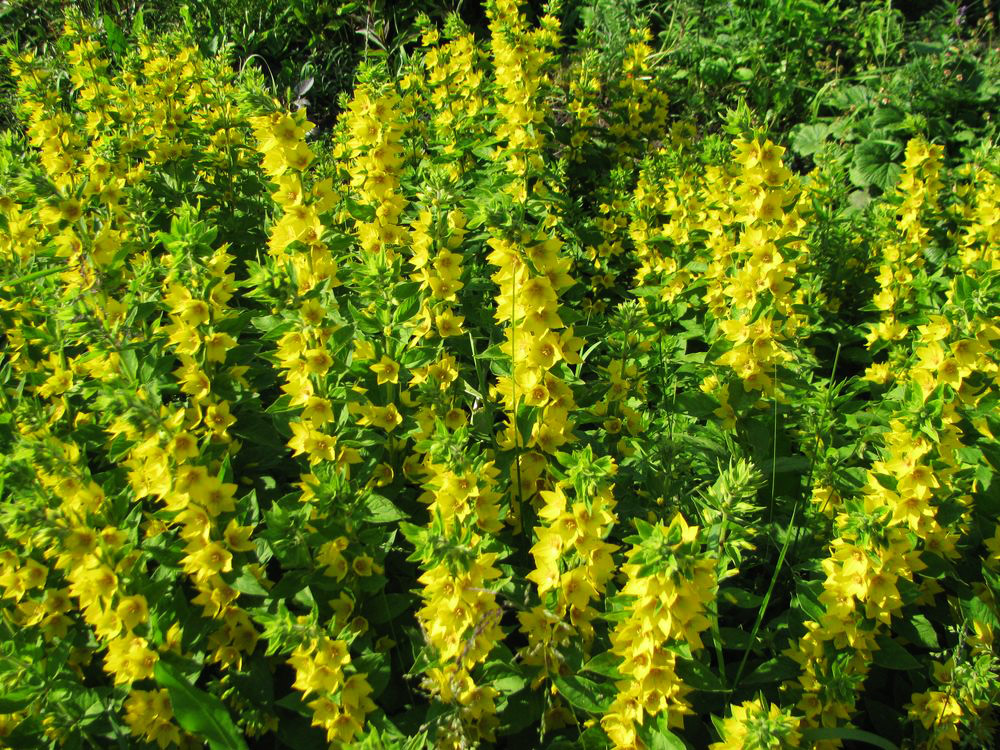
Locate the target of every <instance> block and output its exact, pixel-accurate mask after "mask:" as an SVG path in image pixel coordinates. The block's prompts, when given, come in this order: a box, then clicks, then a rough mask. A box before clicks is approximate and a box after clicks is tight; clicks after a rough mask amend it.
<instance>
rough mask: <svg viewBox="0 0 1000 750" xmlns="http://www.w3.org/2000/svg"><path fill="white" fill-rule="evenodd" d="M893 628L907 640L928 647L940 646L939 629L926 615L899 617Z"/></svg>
mask: <svg viewBox="0 0 1000 750" xmlns="http://www.w3.org/2000/svg"><path fill="white" fill-rule="evenodd" d="M892 627H893V630H895V631H896V633H897V634H898V635H901V636H903V637H904V638H906V640H908V641H911V642H912V643H916V644H917V645H920V646H923V647H924V648H928V649H937V648H940V646H939V644H938V637H937V631H936V630H934V626H933V625H931V621H930V620H928V619H927V618H926V617H925V616H924V615H912V616H910V617H901V618H898V620H897V621H896V622H894V623H893V626H892Z"/></svg>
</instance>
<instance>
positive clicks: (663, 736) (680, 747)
mask: <svg viewBox="0 0 1000 750" xmlns="http://www.w3.org/2000/svg"><path fill="white" fill-rule="evenodd" d="M649 740H650V741H649V750H687V745H685V744H684V741H683V740H682V739H681V738H680V737H678V736H677V735H676V734H674V733H673V732H671V731H670V730H669V729H665V728H663V727H660V728H658V729H654V730H653V732H652V734H651V735H650V737H649Z"/></svg>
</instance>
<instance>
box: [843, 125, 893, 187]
mask: <svg viewBox="0 0 1000 750" xmlns="http://www.w3.org/2000/svg"><path fill="white" fill-rule="evenodd" d="M901 151H902V147H901V146H900V145H899V144H898V143H896V142H895V141H883V140H878V139H875V138H869V139H868V140H867V141H863V142H861V143H859V144H858V145H857V148H855V149H854V158H853V159H852V160H851V168H850V173H849V176H850V178H851V182H852V183H854V185H856V186H857V187H860V188H865V187H868V186H870V185H874V186H875V187H877V188H878V189H879V190H888V189H889V188H891V187H892V186H893V185H895V184H896V180H897V179H899V175H900V173H901V172H902V171H903V167H902V166H900V165H899V164H897V163H896V162H895V159H896V158H897V157H898V156H899V154H900V152H901Z"/></svg>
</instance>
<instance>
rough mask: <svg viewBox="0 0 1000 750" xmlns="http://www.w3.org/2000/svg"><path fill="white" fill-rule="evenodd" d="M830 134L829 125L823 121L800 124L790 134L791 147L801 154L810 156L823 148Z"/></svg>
mask: <svg viewBox="0 0 1000 750" xmlns="http://www.w3.org/2000/svg"><path fill="white" fill-rule="evenodd" d="M829 135H830V126H829V125H827V124H825V123H815V124H813V125H800V126H799V127H797V128H795V134H794V135H793V136H792V149H793V150H794V151H795V152H796V153H798V154H799V155H801V156H812V155H813V154H815V153H818V152H820V151H822V150H823V146H825V145H826V139H827V137H828V136H829Z"/></svg>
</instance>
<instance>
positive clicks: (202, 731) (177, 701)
mask: <svg viewBox="0 0 1000 750" xmlns="http://www.w3.org/2000/svg"><path fill="white" fill-rule="evenodd" d="M154 676H155V678H156V682H157V683H158V684H159V685H160V686H161V687H164V688H166V689H167V692H168V693H169V694H170V703H171V705H172V706H173V709H174V716H175V717H176V719H177V723H178V724H180V725H181V727H182V728H183V729H186V730H187V731H188V732H191V733H192V734H194V735H196V736H197V737H198V738H199V739H202V740H204V741H205V742H207V743H208V746H209V747H210V748H211V749H212V750H247V744H246V742H245V741H244V740H243V736H242V734H241V733H240V731H239V730H238V729H237V728H236V725H235V724H234V723H233V720H232V717H230V715H229V712H228V711H227V710H226V707H225V706H224V705H223V703H222V701H220V700H219V699H218V698H216V697H215V696H214V695H211V694H209V693H206V692H205V691H204V690H199V689H198V688H196V687H194V686H193V685H192V684H191V683H190V682H188V681H187V680H186V679H185V678H184V676H183V675H182V674H181V673H180V671H179V670H177V669H176V668H175V667H174V666H173V665H171V664H169V663H167V662H166V661H165V660H164V659H163V658H162V657H161V658H160V660H159V661H158V662H157V663H156V668H155V669H154Z"/></svg>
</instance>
